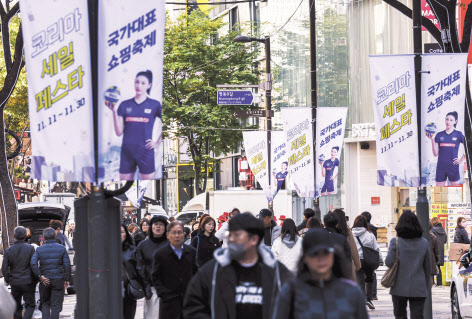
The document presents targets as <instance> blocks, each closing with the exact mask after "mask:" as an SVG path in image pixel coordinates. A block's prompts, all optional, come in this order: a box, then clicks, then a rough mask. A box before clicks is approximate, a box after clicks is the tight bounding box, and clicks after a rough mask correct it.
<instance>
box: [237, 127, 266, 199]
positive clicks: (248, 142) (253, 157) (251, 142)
mask: <svg viewBox="0 0 472 319" xmlns="http://www.w3.org/2000/svg"><path fill="white" fill-rule="evenodd" d="M243 140H244V149H245V150H246V157H247V161H248V163H249V167H250V168H251V171H252V173H253V174H254V177H255V178H256V180H257V182H258V183H259V184H260V185H261V187H262V190H263V191H264V193H265V195H266V198H267V201H269V202H270V201H272V199H273V198H272V192H271V190H270V187H269V167H268V164H267V163H268V154H267V132H265V131H251V132H243Z"/></svg>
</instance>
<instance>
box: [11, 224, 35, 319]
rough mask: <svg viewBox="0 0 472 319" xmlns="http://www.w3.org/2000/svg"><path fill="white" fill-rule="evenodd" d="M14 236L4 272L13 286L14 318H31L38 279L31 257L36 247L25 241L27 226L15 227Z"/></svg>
mask: <svg viewBox="0 0 472 319" xmlns="http://www.w3.org/2000/svg"><path fill="white" fill-rule="evenodd" d="M13 236H14V237H15V244H14V245H13V246H11V247H10V248H8V249H7V250H6V251H5V254H4V256H3V263H2V272H3V276H4V277H5V283H7V284H9V285H10V286H11V294H12V296H13V298H14V299H15V302H16V312H15V316H14V319H21V318H27V319H30V318H31V317H32V316H33V313H34V307H35V298H34V292H35V288H36V283H37V281H36V280H35V277H34V274H33V271H32V269H31V266H30V261H31V257H33V254H34V247H33V246H32V245H30V244H27V243H26V242H25V238H26V228H24V227H23V226H18V227H16V228H15V230H14V233H13ZM22 297H23V299H24V300H25V308H26V311H25V314H24V316H23V317H22V316H21V312H22V310H23V307H22V305H21V298H22Z"/></svg>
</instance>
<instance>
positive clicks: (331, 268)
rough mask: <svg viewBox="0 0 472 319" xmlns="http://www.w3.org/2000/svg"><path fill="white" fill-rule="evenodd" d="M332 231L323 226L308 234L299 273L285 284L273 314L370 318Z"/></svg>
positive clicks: (281, 318) (318, 318) (315, 318)
mask: <svg viewBox="0 0 472 319" xmlns="http://www.w3.org/2000/svg"><path fill="white" fill-rule="evenodd" d="M284 225H285V223H284ZM333 235H335V234H330V233H327V232H326V231H324V230H321V229H314V230H310V231H309V232H307V233H306V234H305V237H303V243H302V254H301V256H300V259H299V261H298V272H297V276H296V278H294V279H292V280H291V281H289V282H287V283H286V284H284V285H283V287H282V290H281V291H280V293H279V295H278V297H277V301H276V302H275V305H276V308H275V313H274V316H273V317H272V318H274V319H289V318H310V319H321V318H355V319H365V318H368V315H367V310H366V307H365V303H364V294H363V292H362V290H361V289H360V288H359V286H358V285H357V284H356V283H355V282H354V281H352V280H349V279H347V278H350V276H351V273H350V269H349V267H346V265H348V261H346V259H345V257H344V253H343V250H342V249H339V248H337V247H335V245H334V240H332V238H331V237H332V236H333Z"/></svg>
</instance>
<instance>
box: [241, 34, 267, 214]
mask: <svg viewBox="0 0 472 319" xmlns="http://www.w3.org/2000/svg"><path fill="white" fill-rule="evenodd" d="M233 42H234V43H250V42H260V43H264V46H265V57H266V59H265V60H266V74H265V83H264V86H263V88H264V90H265V96H266V100H265V106H266V123H267V149H268V152H267V154H268V158H267V162H268V163H267V168H268V173H269V188H270V186H271V185H270V176H271V172H272V170H271V136H270V135H271V133H270V131H271V130H272V118H271V114H270V113H271V110H272V75H271V74H270V37H265V38H264V39H258V38H250V37H248V36H244V35H239V36H237V37H236V38H234V39H233ZM269 209H272V202H270V203H269Z"/></svg>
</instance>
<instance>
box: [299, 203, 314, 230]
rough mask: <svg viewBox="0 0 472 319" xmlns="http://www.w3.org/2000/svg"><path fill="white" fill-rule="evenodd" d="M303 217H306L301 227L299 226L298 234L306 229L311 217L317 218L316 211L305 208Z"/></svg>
mask: <svg viewBox="0 0 472 319" xmlns="http://www.w3.org/2000/svg"><path fill="white" fill-rule="evenodd" d="M303 216H304V217H305V218H304V219H303V221H302V223H301V224H300V225H298V226H297V232H299V231H301V230H302V229H305V228H306V223H307V222H308V220H309V219H310V218H311V217H315V211H314V210H313V209H311V208H305V210H304V211H303Z"/></svg>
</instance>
